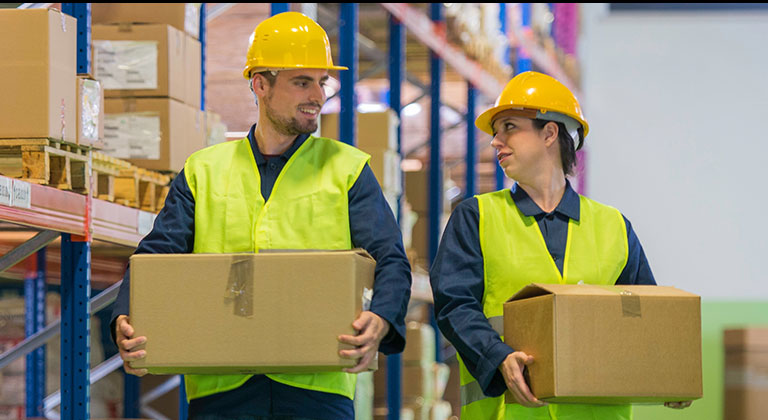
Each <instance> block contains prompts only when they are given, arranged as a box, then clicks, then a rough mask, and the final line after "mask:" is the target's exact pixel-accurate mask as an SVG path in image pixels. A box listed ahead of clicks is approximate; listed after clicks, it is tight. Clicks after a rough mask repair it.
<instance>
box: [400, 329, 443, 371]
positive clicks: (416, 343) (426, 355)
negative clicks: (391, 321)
mask: <svg viewBox="0 0 768 420" xmlns="http://www.w3.org/2000/svg"><path fill="white" fill-rule="evenodd" d="M435 355H436V352H435V329H434V328H432V326H431V325H429V324H423V323H420V322H409V323H408V325H407V326H406V330H405V350H403V355H402V360H403V363H405V364H413V363H434V362H435Z"/></svg>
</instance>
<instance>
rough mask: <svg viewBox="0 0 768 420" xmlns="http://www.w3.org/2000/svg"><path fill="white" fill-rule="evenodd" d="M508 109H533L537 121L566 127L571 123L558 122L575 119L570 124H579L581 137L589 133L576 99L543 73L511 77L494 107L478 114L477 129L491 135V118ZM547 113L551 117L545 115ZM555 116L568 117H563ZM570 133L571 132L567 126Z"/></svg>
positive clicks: (527, 73)
mask: <svg viewBox="0 0 768 420" xmlns="http://www.w3.org/2000/svg"><path fill="white" fill-rule="evenodd" d="M507 109H521V110H522V109H530V110H535V111H536V112H537V117H536V118H539V119H543V120H549V121H559V122H564V123H566V127H568V126H569V125H570V124H568V123H567V122H566V121H561V120H570V119H573V120H575V121H573V124H576V123H578V124H580V125H581V126H582V128H583V129H584V137H586V136H587V133H588V132H589V124H587V120H586V119H584V114H583V113H582V112H581V106H580V105H579V101H578V100H577V99H576V96H574V94H573V93H572V92H571V91H570V89H568V88H567V87H565V85H563V84H562V83H560V82H558V81H557V80H556V79H555V78H553V77H551V76H547V75H546V74H543V73H538V72H535V71H527V72H524V73H520V74H518V75H517V76H515V77H514V78H512V80H510V81H509V83H507V86H506V87H504V90H503V91H502V92H501V95H499V97H498V99H496V104H495V105H494V106H493V107H492V108H490V109H488V110H487V111H485V112H483V113H482V114H480V116H478V117H477V119H476V120H475V125H476V126H477V128H479V129H480V130H482V131H484V132H486V133H488V134H490V135H493V120H494V117H495V116H496V114H498V113H499V112H501V111H505V110H507ZM548 113H549V114H550V115H547V114H548ZM557 114H562V115H564V116H566V117H570V118H562V117H561V116H559V115H557ZM569 131H571V128H570V127H569ZM574 140H576V139H574Z"/></svg>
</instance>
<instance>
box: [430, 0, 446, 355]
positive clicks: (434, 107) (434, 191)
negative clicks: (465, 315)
mask: <svg viewBox="0 0 768 420" xmlns="http://www.w3.org/2000/svg"><path fill="white" fill-rule="evenodd" d="M429 15H430V18H431V19H432V22H434V23H435V24H437V25H443V24H444V22H443V4H442V3H431V4H430V5H429ZM429 57H430V58H429V68H430V75H431V80H430V84H429V90H430V92H429V94H430V97H431V101H430V116H429V118H430V127H429V130H430V136H429V149H430V150H429V230H428V232H429V265H430V266H432V263H433V262H434V261H435V256H436V255H437V246H438V244H439V242H440V218H441V217H442V214H443V166H442V156H441V153H440V140H441V139H440V85H441V84H442V79H443V77H442V76H443V60H442V59H441V58H440V56H438V55H437V53H436V52H434V51H430V54H429ZM430 314H432V315H431V316H430V323H431V324H432V327H433V328H434V329H435V334H436V337H435V338H436V340H435V343H436V344H437V345H436V346H435V360H436V361H438V362H440V361H441V360H442V357H441V350H442V346H441V344H440V332H439V331H440V330H439V329H438V327H437V320H436V319H435V316H434V311H430Z"/></svg>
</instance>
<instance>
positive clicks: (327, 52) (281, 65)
mask: <svg viewBox="0 0 768 420" xmlns="http://www.w3.org/2000/svg"><path fill="white" fill-rule="evenodd" d="M249 43H250V46H249V47H248V54H247V55H246V61H245V69H244V70H243V76H244V77H245V78H246V79H249V78H250V76H251V71H252V70H254V69H259V70H260V71H263V70H281V69H299V68H303V69H329V70H347V68H346V67H343V66H334V65H333V57H332V55H331V42H330V41H329V40H328V34H326V33H325V30H324V29H323V28H322V27H321V26H320V25H318V24H317V22H315V21H314V20H312V19H310V18H309V17H308V16H306V15H304V14H301V13H299V12H285V13H280V14H277V15H275V16H272V17H270V18H268V19H266V20H264V21H263V22H261V23H260V24H259V25H258V26H257V27H256V29H254V31H253V34H251V39H250V40H249Z"/></svg>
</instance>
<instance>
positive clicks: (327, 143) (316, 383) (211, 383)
mask: <svg viewBox="0 0 768 420" xmlns="http://www.w3.org/2000/svg"><path fill="white" fill-rule="evenodd" d="M369 159H370V156H369V155H367V154H365V153H364V152H362V151H360V150H358V149H356V148H354V147H351V146H348V145H346V144H343V143H341V142H338V141H336V140H331V139H326V138H322V137H309V138H308V139H307V140H306V141H305V142H304V144H302V145H301V146H300V147H299V148H298V150H296V152H295V153H294V154H293V156H291V158H290V159H289V160H288V162H287V163H286V165H285V167H284V168H283V170H282V171H281V172H280V175H279V176H278V177H277V180H276V181H275V185H274V187H273V188H272V193H271V195H270V197H269V200H267V201H266V202H265V200H264V197H262V195H261V177H260V176H259V170H258V167H257V166H256V161H255V160H254V157H253V152H252V151H251V146H250V143H249V141H248V139H247V138H244V139H241V140H238V141H232V142H227V143H222V144H218V145H215V146H212V147H209V148H206V149H203V150H200V151H198V152H196V153H194V154H193V155H191V156H190V157H189V159H187V162H186V164H185V165H184V173H185V175H186V178H187V183H188V184H189V188H190V190H191V191H192V195H193V196H194V198H195V243H194V249H193V252H194V253H238V252H258V250H260V249H350V248H351V247H352V240H351V235H350V230H349V205H348V204H349V203H348V195H347V194H348V192H349V189H350V188H351V187H352V186H353V185H354V183H355V182H356V181H357V178H358V176H359V175H360V173H361V172H362V170H363V168H364V167H365V164H366V163H367V162H368V160H369ZM350 321H351V320H350ZM251 376H252V375H185V377H184V379H185V384H186V392H187V399H188V400H191V399H193V398H200V397H205V396H208V395H212V394H216V393H219V392H224V391H229V390H232V389H235V388H237V387H239V386H241V385H243V384H244V383H245V382H246V381H247V380H248V379H249V378H250V377H251ZM267 376H269V377H270V378H271V379H273V380H275V381H277V382H280V383H283V384H286V385H290V386H294V387H298V388H304V389H310V390H314V391H321V392H330V393H334V394H340V395H343V396H345V397H347V398H349V399H352V398H353V397H354V393H355V383H356V380H357V376H356V375H352V374H348V373H344V372H324V373H315V374H276V375H267Z"/></svg>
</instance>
